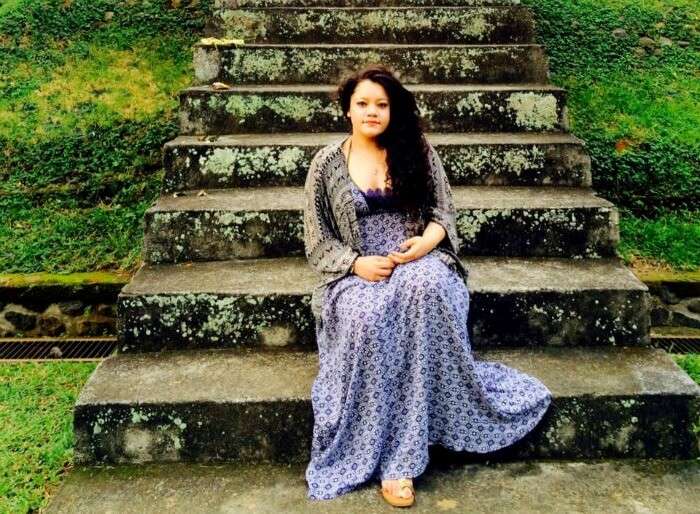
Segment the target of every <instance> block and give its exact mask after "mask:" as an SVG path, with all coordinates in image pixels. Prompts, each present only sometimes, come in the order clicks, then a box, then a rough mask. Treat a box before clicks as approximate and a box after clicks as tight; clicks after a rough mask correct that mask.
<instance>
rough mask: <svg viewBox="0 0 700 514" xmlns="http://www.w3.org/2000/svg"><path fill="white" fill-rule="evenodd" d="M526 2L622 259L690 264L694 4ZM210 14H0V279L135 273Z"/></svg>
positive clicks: (4, 9) (183, 8) (695, 151)
mask: <svg viewBox="0 0 700 514" xmlns="http://www.w3.org/2000/svg"><path fill="white" fill-rule="evenodd" d="M523 3H525V4H526V5H528V6H529V7H530V8H532V10H533V11H534V13H535V15H536V20H537V28H538V34H539V35H538V38H539V40H540V42H542V43H543V44H545V45H546V51H547V55H548V56H549V60H550V68H551V70H552V76H551V79H552V81H553V82H554V83H555V84H558V85H560V86H562V87H565V88H566V89H567V90H568V94H569V99H568V105H569V114H570V118H571V130H572V132H574V134H576V135H578V136H579V137H581V138H582V139H584V140H585V141H586V142H587V144H588V147H589V151H590V153H591V156H592V161H593V177H594V188H595V189H596V191H598V192H599V193H600V195H601V196H603V197H605V198H608V199H609V200H611V201H613V202H614V203H615V204H616V205H617V206H618V207H620V209H621V212H622V223H621V227H622V237H623V241H622V245H621V252H622V255H623V256H625V257H626V258H627V259H628V260H629V259H630V258H632V257H633V256H645V257H649V258H651V259H656V260H659V261H662V262H668V263H670V264H672V265H673V266H676V267H683V268H689V267H690V268H692V267H697V266H698V262H697V261H698V258H699V257H698V252H697V251H696V249H697V247H698V244H699V243H698V229H697V220H698V211H697V205H698V204H700V202H699V201H698V200H699V199H700V194H699V192H700V128H699V127H700V102H699V101H698V99H699V98H700V71H699V70H700V31H699V30H698V29H699V21H700V4H698V3H697V2H695V1H694V0H664V1H661V0H580V1H577V2H570V1H568V0H536V1H535V0H523ZM211 4H212V0H200V1H197V0H151V1H147V0H130V1H126V0H121V1H119V0H71V1H66V0H10V1H5V2H4V3H2V5H0V55H2V58H1V59H0V272H3V273H31V272H38V271H46V272H52V273H67V272H76V271H95V270H127V271H128V270H132V269H134V268H135V266H136V265H137V264H138V260H139V255H140V251H141V244H142V230H143V226H142V216H143V212H144V211H145V209H146V208H147V207H148V205H149V204H150V203H151V202H152V201H153V200H154V199H155V198H156V196H157V194H158V186H159V184H160V181H161V179H162V169H161V148H162V145H163V144H164V143H165V142H166V141H168V140H170V139H172V138H173V137H175V136H176V135H177V132H178V129H177V123H176V110H177V103H178V102H177V92H178V91H179V90H180V89H182V88H184V87H186V86H188V85H189V84H190V83H191V80H192V76H193V70H192V66H191V45H192V44H193V43H194V42H195V41H196V40H197V39H198V38H199V37H201V35H202V31H203V27H204V23H205V20H206V18H207V16H210V15H211V8H212V6H211ZM643 38H648V39H643ZM645 45H646V46H645ZM673 237H681V239H678V240H676V244H675V245H671V246H672V247H673V248H669V245H668V242H669V241H671V240H672V238H673ZM679 240H680V241H685V242H686V244H687V248H686V249H685V250H684V249H682V248H680V244H679V243H678V241H679Z"/></svg>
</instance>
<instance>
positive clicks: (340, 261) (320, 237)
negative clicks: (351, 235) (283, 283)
mask: <svg viewBox="0 0 700 514" xmlns="http://www.w3.org/2000/svg"><path fill="white" fill-rule="evenodd" d="M321 163H322V159H320V158H319V154H318V153H317V154H316V156H314V158H313V160H312V161H311V166H310V167H309V172H308V174H307V176H306V182H305V184H304V252H305V254H306V258H307V259H308V261H309V264H310V265H311V267H312V268H313V269H314V270H315V271H317V272H319V273H321V274H324V275H326V276H328V274H332V275H334V276H343V275H345V274H348V273H350V269H351V268H352V264H353V262H354V261H355V259H356V258H357V257H359V255H360V254H359V252H357V251H355V250H353V249H352V247H351V246H350V245H348V244H346V243H344V242H343V241H341V240H340V239H339V238H338V236H337V231H334V230H333V227H334V226H335V225H334V224H333V223H332V221H331V217H332V211H331V207H330V199H329V198H328V195H327V193H326V186H325V181H324V180H323V166H322V164H321Z"/></svg>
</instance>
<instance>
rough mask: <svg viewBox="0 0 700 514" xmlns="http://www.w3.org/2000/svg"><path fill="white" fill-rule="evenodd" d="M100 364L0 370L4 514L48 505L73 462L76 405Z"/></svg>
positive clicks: (2, 366) (0, 501) (8, 366)
mask: <svg viewBox="0 0 700 514" xmlns="http://www.w3.org/2000/svg"><path fill="white" fill-rule="evenodd" d="M94 368H95V364H94V363H70V362H65V363H47V364H43V363H26V364H0V427H2V429H1V430H0V512H8V513H9V512H35V511H36V510H37V509H38V508H40V507H41V506H44V505H45V504H46V499H47V498H48V496H49V494H50V493H51V491H52V490H53V489H54V488H55V487H56V486H57V485H58V484H59V482H60V480H61V474H62V473H63V472H64V470H66V469H68V468H69V467H70V465H71V462H72V456H73V416H72V413H73V412H72V411H73V405H74V403H75V400H76V398H77V397H78V393H79V391H80V389H81V388H82V386H83V384H84V383H85V381H86V380H87V378H88V376H89V375H90V373H92V371H93V370H94Z"/></svg>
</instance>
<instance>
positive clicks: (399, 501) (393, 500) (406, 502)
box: [382, 478, 416, 507]
mask: <svg viewBox="0 0 700 514" xmlns="http://www.w3.org/2000/svg"><path fill="white" fill-rule="evenodd" d="M390 480H391V479H390ZM398 483H399V492H400V491H401V489H403V488H404V487H408V488H409V489H410V490H411V496H410V497H408V498H402V497H401V496H395V495H393V494H392V493H391V490H390V489H389V488H387V487H384V486H382V496H383V497H384V499H385V500H386V501H387V502H388V503H389V504H390V505H393V506H394V507H410V506H411V505H413V502H414V501H416V491H415V490H414V489H413V484H412V483H411V479H410V478H399V479H398Z"/></svg>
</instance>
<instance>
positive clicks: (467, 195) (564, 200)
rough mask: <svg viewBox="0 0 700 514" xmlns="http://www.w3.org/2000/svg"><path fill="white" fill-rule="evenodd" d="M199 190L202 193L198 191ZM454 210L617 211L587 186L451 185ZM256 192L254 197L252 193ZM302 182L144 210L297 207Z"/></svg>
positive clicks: (162, 202) (190, 193)
mask: <svg viewBox="0 0 700 514" xmlns="http://www.w3.org/2000/svg"><path fill="white" fill-rule="evenodd" d="M201 191H204V192H205V195H201V196H200V194H201ZM451 191H452V198H453V201H454V204H455V207H456V210H457V214H459V211H463V210H470V209H472V210H485V209H489V210H525V209H541V210H545V209H596V210H601V209H602V210H608V211H611V212H613V213H615V212H617V208H616V207H615V204H613V203H612V202H610V201H609V200H606V199H604V198H602V197H600V196H598V195H597V193H596V191H595V190H593V189H592V188H589V187H575V186H500V185H499V186H489V185H486V186H452V187H451ZM256 194H257V197H256ZM303 201H304V188H303V187H302V186H258V187H246V188H227V189H204V190H201V189H200V190H197V189H190V190H184V191H180V192H178V195H177V196H173V194H165V195H160V196H159V197H158V198H157V199H156V201H155V202H154V204H153V205H152V206H151V207H149V208H148V210H147V211H146V214H152V213H156V212H199V211H212V210H217V211H226V212H251V211H301V210H303Z"/></svg>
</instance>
